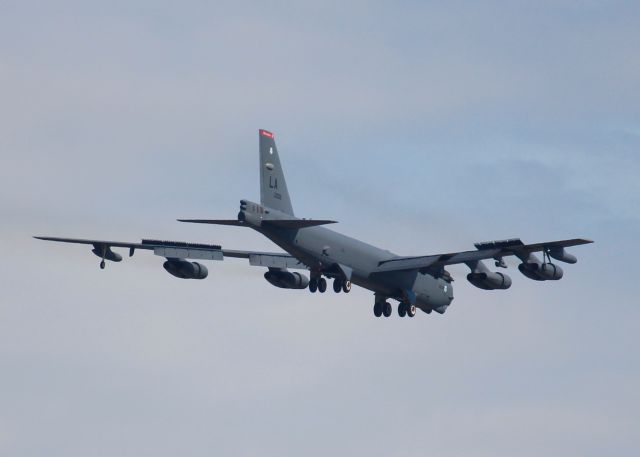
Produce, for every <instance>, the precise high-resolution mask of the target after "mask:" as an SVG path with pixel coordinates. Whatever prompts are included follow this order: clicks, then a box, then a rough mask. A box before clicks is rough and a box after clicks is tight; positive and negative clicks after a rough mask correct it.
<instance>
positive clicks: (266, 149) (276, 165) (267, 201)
mask: <svg viewBox="0 0 640 457" xmlns="http://www.w3.org/2000/svg"><path fill="white" fill-rule="evenodd" d="M259 137H260V204H261V205H262V206H266V207H268V208H273V209H276V210H278V211H282V212H283V213H286V214H290V215H291V216H293V208H292V207H291V200H290V199H289V191H287V182H286V181H285V180H284V172H283V171H282V165H281V164H280V157H279V156H278V149H276V141H275V138H274V135H273V133H271V132H268V131H266V130H262V129H261V130H260V131H259Z"/></svg>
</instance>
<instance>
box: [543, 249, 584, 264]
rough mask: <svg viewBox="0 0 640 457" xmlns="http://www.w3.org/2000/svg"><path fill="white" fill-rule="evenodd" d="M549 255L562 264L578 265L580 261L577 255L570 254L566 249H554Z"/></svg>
mask: <svg viewBox="0 0 640 457" xmlns="http://www.w3.org/2000/svg"><path fill="white" fill-rule="evenodd" d="M549 255H550V256H551V257H553V258H554V259H556V260H559V261H560V262H565V263H576V262H577V261H578V259H577V258H576V256H575V255H572V254H569V253H568V252H567V251H566V250H565V249H564V248H557V249H552V250H550V251H549Z"/></svg>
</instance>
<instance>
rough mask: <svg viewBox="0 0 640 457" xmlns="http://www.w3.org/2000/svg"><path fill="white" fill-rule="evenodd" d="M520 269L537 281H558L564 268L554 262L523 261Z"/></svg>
mask: <svg viewBox="0 0 640 457" xmlns="http://www.w3.org/2000/svg"><path fill="white" fill-rule="evenodd" d="M518 270H520V272H521V273H522V274H523V275H525V276H526V277H527V278H529V279H533V280H535V281H557V280H558V279H560V278H562V276H563V274H564V272H563V271H562V268H560V267H559V266H558V265H556V264H554V263H533V262H523V263H521V264H520V265H518Z"/></svg>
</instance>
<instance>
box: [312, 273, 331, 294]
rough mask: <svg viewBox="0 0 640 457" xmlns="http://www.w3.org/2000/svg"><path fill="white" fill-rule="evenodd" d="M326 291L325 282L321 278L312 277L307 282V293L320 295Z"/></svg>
mask: <svg viewBox="0 0 640 457" xmlns="http://www.w3.org/2000/svg"><path fill="white" fill-rule="evenodd" d="M326 290H327V280H326V279H324V278H323V277H321V276H320V277H314V276H312V277H311V279H310V280H309V292H311V293H314V292H316V291H318V292H320V293H321V294H322V293H324V292H325V291H326Z"/></svg>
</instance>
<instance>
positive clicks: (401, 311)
mask: <svg viewBox="0 0 640 457" xmlns="http://www.w3.org/2000/svg"><path fill="white" fill-rule="evenodd" d="M406 315H407V305H405V304H404V303H400V304H399V305H398V316H400V317H404V316H406Z"/></svg>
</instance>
